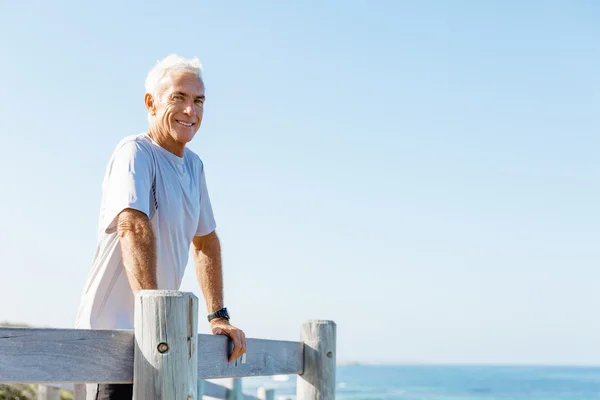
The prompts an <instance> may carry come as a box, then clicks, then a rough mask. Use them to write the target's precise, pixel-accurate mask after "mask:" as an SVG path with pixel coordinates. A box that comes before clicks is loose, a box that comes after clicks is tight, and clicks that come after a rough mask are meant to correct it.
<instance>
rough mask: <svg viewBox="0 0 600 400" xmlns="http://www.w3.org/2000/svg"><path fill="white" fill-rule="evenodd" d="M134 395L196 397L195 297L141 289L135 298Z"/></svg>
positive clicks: (142, 399)
mask: <svg viewBox="0 0 600 400" xmlns="http://www.w3.org/2000/svg"><path fill="white" fill-rule="evenodd" d="M134 326H135V347H134V361H133V363H134V364H133V398H134V399H136V400H148V399H153V400H170V399H186V400H197V399H198V395H197V388H198V352H197V343H198V298H197V297H196V296H194V294H192V293H184V292H178V291H175V290H142V291H140V292H139V293H138V294H137V295H136V298H135V325H134Z"/></svg>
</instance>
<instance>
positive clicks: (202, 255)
mask: <svg viewBox="0 0 600 400" xmlns="http://www.w3.org/2000/svg"><path fill="white" fill-rule="evenodd" d="M204 100H205V96H204V82H203V80H202V76H201V65H200V62H199V61H198V59H197V58H195V59H193V60H186V59H184V58H181V57H179V56H176V55H170V56H168V57H166V58H165V59H164V60H162V61H160V62H159V63H158V64H157V65H156V66H155V67H154V68H153V69H152V70H151V71H150V72H149V74H148V77H147V79H146V94H145V97H144V103H145V105H146V109H147V111H148V121H149V127H148V131H147V132H146V133H143V134H140V135H135V136H130V137H127V138H125V139H123V140H122V141H121V142H120V143H119V145H118V146H117V148H116V150H115V151H114V153H113V155H112V157H111V158H110V161H109V163H108V167H107V169H106V173H105V175H104V181H103V184H102V204H101V208H100V219H99V227H98V247H97V250H96V255H95V257H94V261H93V265H92V269H91V271H90V275H89V278H88V280H87V283H86V285H85V289H84V293H83V297H82V301H81V304H80V306H79V311H78V314H77V321H76V327H77V328H81V329H133V321H134V316H133V311H134V297H135V294H136V293H137V292H138V291H140V290H143V289H173V290H178V289H179V286H180V284H181V279H182V278H183V274H184V270H185V266H186V264H187V261H188V254H189V249H190V244H191V245H192V246H193V251H192V253H193V255H194V260H195V264H196V275H197V277H198V282H199V284H200V287H201V289H202V293H203V295H204V299H205V301H206V306H207V309H208V312H209V316H208V319H209V321H210V325H211V329H212V333H213V334H216V335H227V336H229V337H230V338H231V339H232V341H233V343H234V349H233V353H232V354H231V356H230V358H229V360H230V361H233V360H234V359H236V358H238V357H240V356H241V355H242V354H243V353H244V352H245V351H246V338H245V335H244V332H243V331H241V330H240V329H238V328H236V327H234V326H233V325H231V324H229V315H228V314H227V309H226V308H224V304H223V274H222V267H221V246H220V243H219V239H218V237H217V235H216V233H215V227H216V224H215V220H214V217H213V212H212V207H211V204H210V199H209V196H208V191H207V187H206V181H205V176H204V168H203V164H202V161H201V160H200V158H199V157H198V156H197V155H196V154H195V153H193V152H192V151H191V150H189V149H188V148H186V144H187V143H189V142H190V141H191V140H192V139H193V138H194V135H195V134H196V132H197V131H198V128H200V124H201V123H202V115H203V110H204ZM132 393H133V385H87V398H88V399H95V400H116V399H117V400H121V399H128V400H129V399H131V398H132Z"/></svg>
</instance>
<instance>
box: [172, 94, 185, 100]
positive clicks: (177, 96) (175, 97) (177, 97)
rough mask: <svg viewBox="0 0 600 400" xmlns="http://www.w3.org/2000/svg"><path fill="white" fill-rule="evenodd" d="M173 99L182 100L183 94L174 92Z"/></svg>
mask: <svg viewBox="0 0 600 400" xmlns="http://www.w3.org/2000/svg"><path fill="white" fill-rule="evenodd" d="M173 99H174V100H183V96H182V95H180V94H176V95H174V96H173Z"/></svg>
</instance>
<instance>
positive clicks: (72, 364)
mask: <svg viewBox="0 0 600 400" xmlns="http://www.w3.org/2000/svg"><path fill="white" fill-rule="evenodd" d="M246 343H247V353H246V355H245V360H243V357H241V358H239V359H237V360H235V361H234V362H231V363H230V362H228V361H227V355H228V354H230V353H229V352H230V346H231V344H230V340H229V339H228V338H227V337H225V336H215V335H206V334H200V335H198V344H197V346H198V350H197V354H198V378H199V379H216V378H227V377H243V376H268V375H287V374H299V373H301V372H302V370H303V365H304V360H303V352H304V345H303V343H301V342H290V341H278V340H266V339H253V338H247V339H246ZM133 349H134V332H133V331H130V330H114V331H105V330H80V329H31V328H0V382H6V383H13V382H23V383H25V382H33V383H51V382H71V383H83V382H94V383H132V382H133ZM242 361H245V363H242Z"/></svg>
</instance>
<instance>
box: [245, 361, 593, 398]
mask: <svg viewBox="0 0 600 400" xmlns="http://www.w3.org/2000/svg"><path fill="white" fill-rule="evenodd" d="M336 374H337V379H336V380H337V388H336V399H337V400H396V399H397V400H525V399H527V400H590V399H600V367H533V366H532V367H529V366H433V365H414V366H387V365H386V366H383V365H348V366H338V368H337V372H336ZM243 386H244V393H247V394H253V395H255V394H256V389H257V388H258V387H259V386H265V387H268V388H274V389H275V398H276V399H278V398H279V397H280V396H281V397H285V398H290V399H293V398H294V394H295V387H296V377H295V376H293V375H286V376H278V377H275V379H273V377H254V378H244V379H243Z"/></svg>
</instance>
